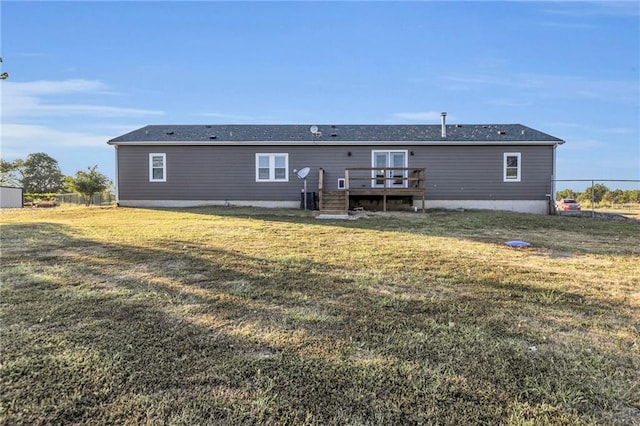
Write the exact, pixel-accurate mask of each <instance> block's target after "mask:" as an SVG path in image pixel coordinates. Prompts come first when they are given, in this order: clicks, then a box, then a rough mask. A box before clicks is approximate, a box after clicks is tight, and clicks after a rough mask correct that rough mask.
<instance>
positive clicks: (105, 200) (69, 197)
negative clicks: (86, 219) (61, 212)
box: [55, 192, 116, 206]
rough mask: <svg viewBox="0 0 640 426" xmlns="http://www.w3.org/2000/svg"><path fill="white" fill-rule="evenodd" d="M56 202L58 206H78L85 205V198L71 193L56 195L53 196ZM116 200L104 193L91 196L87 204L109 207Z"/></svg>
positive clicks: (108, 193)
mask: <svg viewBox="0 0 640 426" xmlns="http://www.w3.org/2000/svg"><path fill="white" fill-rule="evenodd" d="M55 198H56V202H57V203H58V205H61V204H79V205H86V204H87V197H85V196H84V195H82V194H77V193H72V194H58V195H56V196H55ZM115 202H116V198H115V196H114V195H113V194H112V193H110V192H104V193H100V194H93V196H92V197H91V202H90V203H89V204H91V205H94V206H110V205H112V204H115Z"/></svg>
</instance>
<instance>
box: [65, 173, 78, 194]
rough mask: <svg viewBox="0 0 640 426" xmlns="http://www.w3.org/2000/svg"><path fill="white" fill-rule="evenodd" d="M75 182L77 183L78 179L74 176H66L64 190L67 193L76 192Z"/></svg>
mask: <svg viewBox="0 0 640 426" xmlns="http://www.w3.org/2000/svg"><path fill="white" fill-rule="evenodd" d="M75 184H76V180H75V179H74V178H73V176H65V177H64V192H66V193H71V192H76V187H75Z"/></svg>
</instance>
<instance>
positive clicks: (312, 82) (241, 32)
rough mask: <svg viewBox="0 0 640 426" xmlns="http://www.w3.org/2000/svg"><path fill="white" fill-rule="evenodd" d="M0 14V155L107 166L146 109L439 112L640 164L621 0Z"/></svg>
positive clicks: (157, 118) (249, 115) (566, 163)
mask: <svg viewBox="0 0 640 426" xmlns="http://www.w3.org/2000/svg"><path fill="white" fill-rule="evenodd" d="M0 19H1V27H2V28H1V37H2V38H1V41H0V47H1V50H0V56H1V57H2V58H3V61H4V62H3V63H2V65H1V70H0V71H3V72H4V71H6V72H8V73H9V74H10V77H9V79H8V80H4V81H2V82H0V90H1V91H2V93H1V101H2V103H1V105H2V110H1V114H2V122H1V134H0V136H1V138H2V152H1V155H2V158H3V159H5V160H14V159H16V158H26V157H27V155H28V154H29V153H34V152H46V153H47V154H49V155H50V156H52V157H53V158H55V159H56V160H57V161H58V162H59V164H60V167H61V169H62V172H63V173H64V174H65V175H75V172H76V171H77V170H84V169H86V168H87V167H89V166H92V165H97V166H98V170H99V171H101V172H102V173H104V174H106V175H107V176H109V177H110V178H113V176H114V169H115V167H114V152H113V148H112V147H110V146H108V145H107V144H106V142H107V140H109V139H112V138H114V137H116V136H119V135H121V134H123V133H126V132H129V131H131V130H134V129H136V128H139V127H142V126H144V125H147V124H225V123H246V124H259V123H262V124H269V123H273V124H298V123H301V124H314V123H317V124H345V123H348V124H370V123H377V124H404V123H407V124H419V123H424V124H435V123H439V120H440V112H441V111H446V112H447V113H448V116H447V119H448V123H450V124H455V123H460V124H485V123H521V124H524V125H527V126H529V127H533V128H535V129H538V130H541V131H543V132H546V133H549V134H551V135H553V136H556V137H559V138H561V139H564V140H565V141H566V144H564V145H563V146H561V147H560V148H559V149H558V178H559V179H591V178H595V179H603V178H607V179H640V128H639V127H640V125H639V121H640V77H639V75H640V5H639V3H638V2H635V1H633V2H632V1H628V2H612V1H603V2H576V1H570V2H559V1H550V2H546V1H536V2H523V1H517V2H515V1H514V2H483V1H473V2H437V1H434V2H382V1H380V2H348V1H342V2H295V1H288V2H207V1H198V2H168V1H166V2H165V1H153V2H152V1H137V2H136V1H124V2H110V1H104V2H99V1H94V2H88V1H87V2H78V1H76V2H52V1H47V2H32V1H7V0H3V1H2V2H1V4H0ZM558 186H559V187H560V188H562V187H580V186H581V184H569V183H567V184H566V185H565V184H559V185H558ZM582 186H584V185H582ZM608 186H610V187H623V185H621V184H620V185H618V184H614V183H612V184H608ZM633 187H640V184H635V185H633Z"/></svg>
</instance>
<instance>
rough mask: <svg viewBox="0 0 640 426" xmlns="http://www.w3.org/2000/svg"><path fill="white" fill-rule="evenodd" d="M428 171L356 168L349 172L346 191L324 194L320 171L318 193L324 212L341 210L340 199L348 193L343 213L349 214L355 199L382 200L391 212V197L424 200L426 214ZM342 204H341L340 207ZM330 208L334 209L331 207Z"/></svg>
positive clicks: (349, 169) (346, 176) (384, 209)
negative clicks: (425, 199) (338, 199)
mask: <svg viewBox="0 0 640 426" xmlns="http://www.w3.org/2000/svg"><path fill="white" fill-rule="evenodd" d="M425 174H426V169H425V168H415V167H387V168H371V167H354V168H348V169H345V173H344V176H345V177H344V179H345V188H344V190H342V191H338V194H336V192H337V191H331V192H330V193H329V192H328V191H325V190H324V170H323V169H320V175H319V179H318V193H319V201H320V203H319V205H320V211H323V210H330V211H336V210H338V208H337V206H336V198H337V197H340V195H339V194H340V193H342V192H343V193H344V204H343V206H342V208H341V209H339V210H340V211H344V212H346V211H347V210H349V200H350V197H353V196H365V197H366V196H369V197H381V198H382V206H383V211H387V197H394V196H396V197H397V196H401V197H421V199H422V210H423V211H424V209H425V203H424V197H425V189H426V179H425ZM338 204H339V203H338ZM329 206H330V207H329Z"/></svg>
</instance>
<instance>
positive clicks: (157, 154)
mask: <svg viewBox="0 0 640 426" xmlns="http://www.w3.org/2000/svg"><path fill="white" fill-rule="evenodd" d="M153 157H162V179H154V178H153ZM166 181H167V154H165V153H164V152H151V153H149V182H166Z"/></svg>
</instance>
